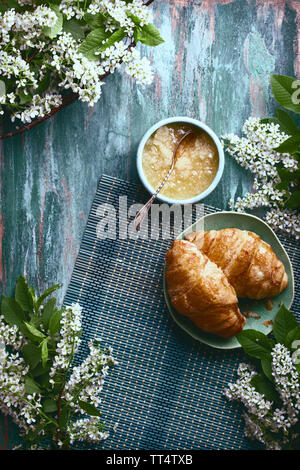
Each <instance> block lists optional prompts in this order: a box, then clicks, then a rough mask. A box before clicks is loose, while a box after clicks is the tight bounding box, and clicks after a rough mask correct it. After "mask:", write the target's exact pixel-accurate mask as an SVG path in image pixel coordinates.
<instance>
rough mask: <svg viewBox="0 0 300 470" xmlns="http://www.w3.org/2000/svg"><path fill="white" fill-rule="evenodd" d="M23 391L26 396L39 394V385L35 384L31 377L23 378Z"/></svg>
mask: <svg viewBox="0 0 300 470" xmlns="http://www.w3.org/2000/svg"><path fill="white" fill-rule="evenodd" d="M25 391H26V393H28V394H31V393H41V389H40V387H39V384H38V383H36V382H35V380H33V379H32V378H31V377H28V376H27V377H25Z"/></svg>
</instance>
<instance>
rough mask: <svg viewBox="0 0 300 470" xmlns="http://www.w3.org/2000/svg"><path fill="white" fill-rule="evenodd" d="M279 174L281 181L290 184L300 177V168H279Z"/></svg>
mask: <svg viewBox="0 0 300 470" xmlns="http://www.w3.org/2000/svg"><path fill="white" fill-rule="evenodd" d="M278 174H279V176H280V179H281V181H284V182H287V183H288V184H290V183H291V182H292V181H297V180H298V179H299V178H300V170H297V171H289V170H287V169H286V168H278Z"/></svg>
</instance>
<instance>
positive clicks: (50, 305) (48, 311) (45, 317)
mask: <svg viewBox="0 0 300 470" xmlns="http://www.w3.org/2000/svg"><path fill="white" fill-rule="evenodd" d="M55 306H56V299H55V298H54V297H52V298H51V299H49V300H48V302H47V303H46V305H45V306H44V308H43V312H42V322H43V327H44V328H45V330H46V331H47V330H48V328H49V321H50V318H51V316H52V315H53V313H54V311H55Z"/></svg>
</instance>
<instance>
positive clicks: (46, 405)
mask: <svg viewBox="0 0 300 470" xmlns="http://www.w3.org/2000/svg"><path fill="white" fill-rule="evenodd" d="M43 410H44V411H45V413H53V412H54V411H57V404H56V401H55V400H52V398H46V400H45V401H44V402H43Z"/></svg>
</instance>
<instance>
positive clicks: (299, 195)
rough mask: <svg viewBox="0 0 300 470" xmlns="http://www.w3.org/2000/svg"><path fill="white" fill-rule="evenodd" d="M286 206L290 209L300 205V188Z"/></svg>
mask: <svg viewBox="0 0 300 470" xmlns="http://www.w3.org/2000/svg"><path fill="white" fill-rule="evenodd" d="M286 207H287V208H288V209H297V208H298V207H300V190H297V191H294V192H293V193H292V195H291V197H290V198H289V200H288V201H287V202H286Z"/></svg>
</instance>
